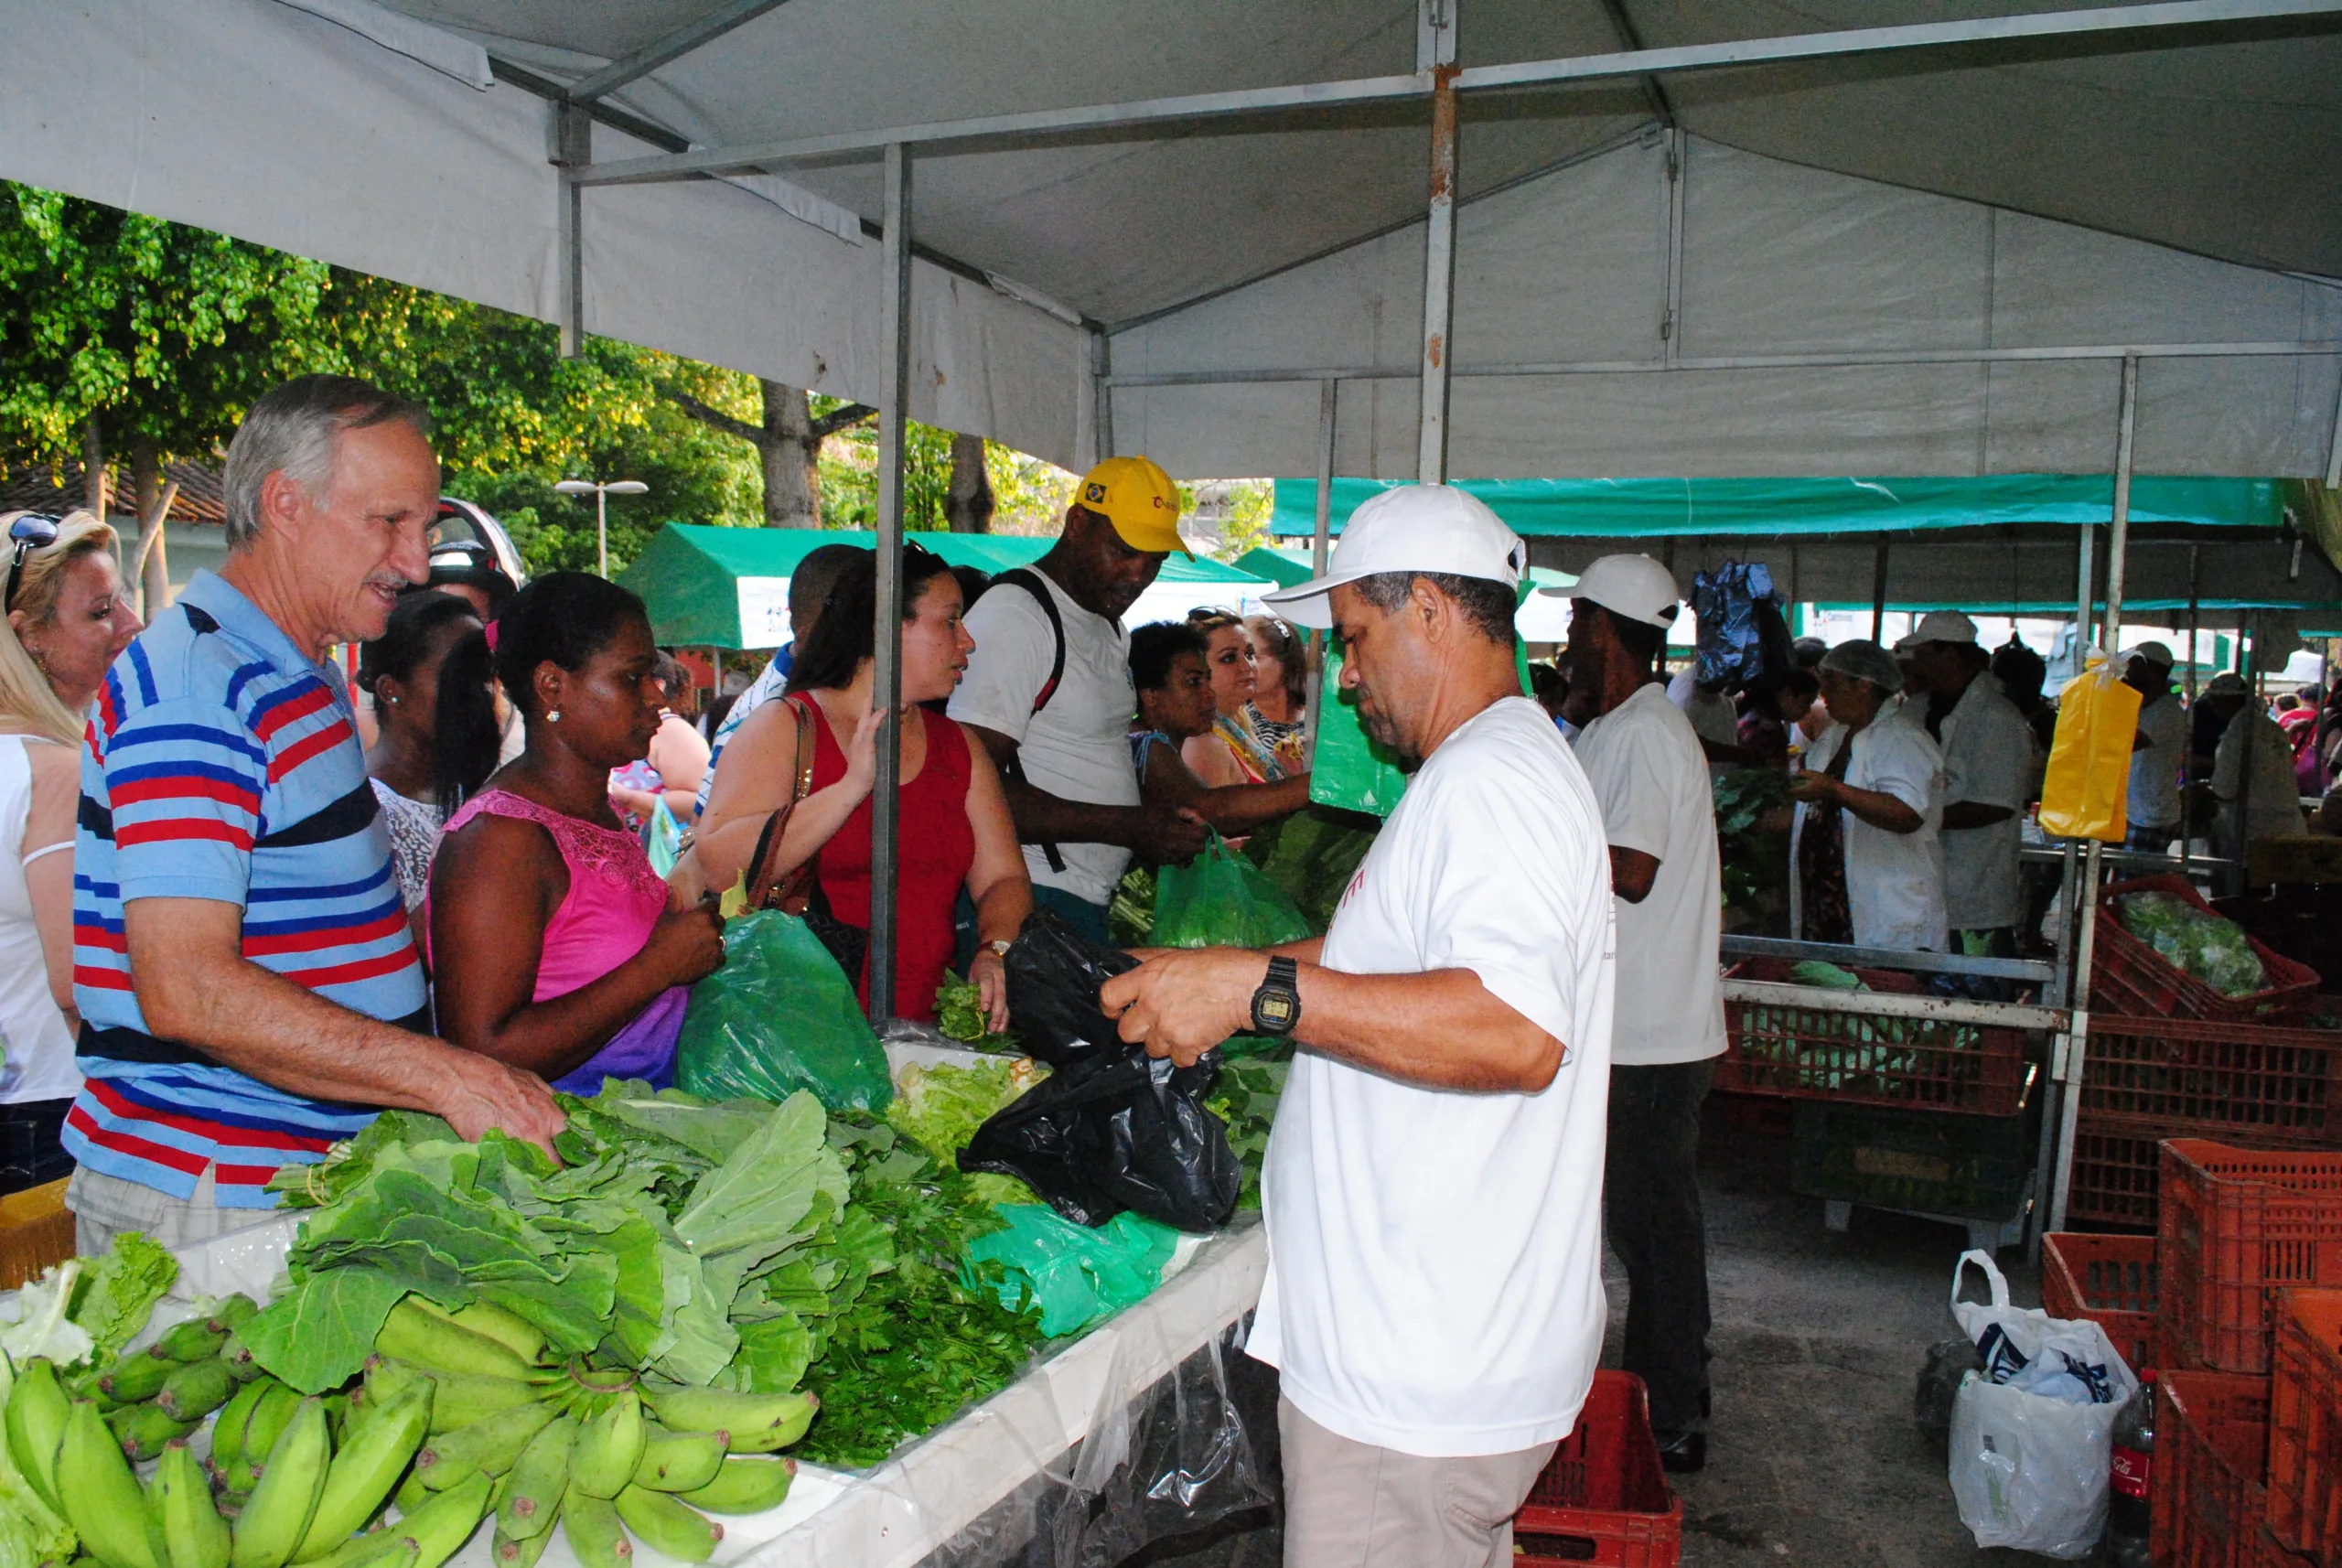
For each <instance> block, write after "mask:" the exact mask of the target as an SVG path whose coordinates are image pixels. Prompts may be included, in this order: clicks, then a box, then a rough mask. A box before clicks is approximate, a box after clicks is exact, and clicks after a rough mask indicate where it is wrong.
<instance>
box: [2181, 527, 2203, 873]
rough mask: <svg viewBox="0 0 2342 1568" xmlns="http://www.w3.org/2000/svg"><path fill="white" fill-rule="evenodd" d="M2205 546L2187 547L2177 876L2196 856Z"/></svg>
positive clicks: (2193, 545)
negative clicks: (2190, 804) (2192, 798)
mask: <svg viewBox="0 0 2342 1568" xmlns="http://www.w3.org/2000/svg"><path fill="white" fill-rule="evenodd" d="M2203 570H2204V547H2203V546H2202V545H2200V544H2191V545H2189V546H2188V547H2187V680H2186V687H2187V738H2186V743H2185V744H2183V745H2182V746H2180V748H2179V875H2182V876H2185V875H2187V867H2188V862H2190V861H2191V860H2193V859H2194V858H2195V854H2196V835H2195V833H2194V832H2192V831H2190V828H2189V824H2188V822H2187V792H2188V790H2189V789H2192V788H2193V787H2194V786H2195V783H2196V634H2197V630H2198V629H2199V628H2200V627H2201V625H2202V622H2203V618H2204V605H2203V597H2204V594H2203Z"/></svg>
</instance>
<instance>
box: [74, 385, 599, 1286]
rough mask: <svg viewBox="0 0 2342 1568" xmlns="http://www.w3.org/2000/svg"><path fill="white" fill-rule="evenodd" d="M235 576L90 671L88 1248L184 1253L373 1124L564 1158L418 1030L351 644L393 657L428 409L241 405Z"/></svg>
mask: <svg viewBox="0 0 2342 1568" xmlns="http://www.w3.org/2000/svg"><path fill="white" fill-rule="evenodd" d="M226 490H227V508H228V540H229V551H230V553H229V557H228V562H227V564H226V565H225V566H224V567H223V568H222V569H221V570H220V572H219V573H218V574H217V575H214V574H212V573H209V572H202V573H198V574H197V575H196V577H195V579H194V580H193V581H192V582H190V583H189V584H188V585H187V588H186V590H185V591H184V592H182V593H181V594H180V595H179V596H178V599H177V602H176V603H174V604H173V605H172V606H171V607H170V608H169V609H167V610H166V611H164V612H163V613H162V614H160V615H158V616H156V618H155V619H154V622H153V624H151V625H150V626H148V627H147V628H146V630H145V632H144V633H143V634H141V635H140V637H139V638H138V639H137V640H136V641H134V642H133V643H132V644H131V645H130V647H129V648H128V649H127V650H124V653H123V655H122V657H121V658H120V659H118V660H115V662H114V665H113V669H112V670H111V671H108V673H107V675H106V680H105V684H104V686H103V688H102V692H101V694H100V697H99V701H98V705H97V710H96V713H95V714H94V715H93V717H92V721H91V725H90V730H89V736H88V739H87V740H86V741H85V743H84V746H83V751H82V758H81V814H80V825H79V829H78V832H77V834H76V837H75V840H74V870H75V874H76V875H75V884H76V887H77V891H76V893H75V895H74V910H73V917H74V953H73V961H74V980H75V983H74V1002H75V1004H76V1006H77V1008H78V1009H79V1011H80V1012H81V1019H82V1031H81V1049H80V1065H81V1069H82V1072H83V1074H84V1075H85V1078H86V1079H87V1081H86V1082H85V1084H84V1086H83V1088H82V1090H81V1095H80V1096H79V1097H78V1098H77V1099H76V1100H75V1101H74V1104H73V1109H72V1111H71V1112H70V1113H69V1114H68V1116H67V1118H66V1128H65V1134H64V1141H65V1145H66V1148H67V1150H68V1151H69V1152H70V1154H72V1155H73V1156H74V1158H75V1160H76V1161H78V1162H79V1164H80V1165H81V1169H80V1171H79V1172H78V1173H77V1174H76V1175H75V1176H74V1180H73V1186H72V1187H71V1189H70V1193H69V1196H68V1202H69V1203H70V1206H71V1208H72V1209H73V1212H74V1215H75V1217H76V1219H77V1221H78V1229H79V1231H80V1235H79V1241H80V1245H81V1251H85V1252H89V1251H100V1250H102V1248H103V1246H104V1245H105V1244H106V1242H107V1241H108V1240H110V1239H111V1238H112V1237H113V1235H114V1234H115V1233H117V1232H119V1231H122V1230H144V1231H145V1232H146V1233H147V1234H149V1235H150V1236H153V1237H154V1238H155V1239H156V1240H158V1241H161V1242H163V1243H164V1244H166V1245H169V1246H177V1245H180V1244H183V1243H186V1242H189V1241H196V1240H202V1239H204V1238H205V1237H207V1236H210V1235H214V1234H218V1233H220V1232H222V1231H226V1230H235V1229H238V1228H239V1227H240V1226H241V1225H242V1224H243V1223H247V1222H250V1221H252V1220H255V1219H258V1218H259V1215H258V1214H257V1213H243V1212H242V1211H246V1210H264V1209H267V1208H272V1207H274V1203H275V1201H276V1197H275V1195H274V1193H273V1192H271V1191H270V1190H269V1182H270V1179H271V1178H272V1177H273V1176H274V1175H275V1174H276V1172H277V1171H278V1169H280V1168H281V1167H283V1166H285V1165H300V1164H305V1163H309V1162H313V1161H316V1160H318V1159H321V1158H323V1157H324V1155H325V1152H326V1150H327V1148H328V1146H329V1145H330V1144H332V1143H333V1142H334V1141H335V1140H336V1139H338V1138H343V1137H348V1136H349V1135H350V1134H351V1133H355V1132H357V1131H358V1130H359V1129H360V1128H362V1127H364V1126H365V1125H366V1123H367V1122H369V1121H370V1120H371V1118H372V1115H373V1112H374V1109H375V1108H380V1107H398V1108H403V1109H407V1110H414V1111H426V1112H434V1113H435V1114H437V1115H440V1116H443V1117H445V1118H446V1120H447V1121H448V1122H450V1123H452V1124H453V1125H454V1127H455V1129H456V1130H457V1132H458V1133H462V1134H463V1135H464V1136H466V1137H467V1138H477V1137H478V1136H479V1135H480V1134H482V1133H485V1132H487V1131H488V1130H489V1128H491V1127H498V1128H501V1129H503V1130H504V1131H505V1132H507V1133H511V1134H512V1135H514V1136H516V1137H521V1138H525V1139H528V1140H530V1141H531V1142H532V1143H535V1144H540V1145H541V1146H543V1147H545V1148H547V1149H548V1150H550V1148H551V1144H552V1139H553V1134H554V1133H557V1132H558V1131H559V1130H560V1129H561V1126H562V1124H563V1121H564V1118H563V1115H562V1112H561V1110H560V1108H559V1107H558V1106H557V1105H556V1104H555V1103H554V1101H553V1094H552V1091H551V1090H548V1089H547V1088H546V1087H545V1085H544V1082H543V1079H539V1078H537V1077H536V1076H535V1075H533V1074H531V1073H527V1072H522V1071H519V1070H517V1069H512V1068H509V1067H506V1066H505V1065H504V1064H503V1063H501V1062H499V1061H495V1060H493V1059H491V1058H488V1057H483V1056H477V1055H474V1054H473V1053H471V1052H469V1051H464V1050H459V1049H457V1047H453V1046H448V1045H443V1044H441V1043H440V1042H439V1041H437V1040H435V1039H434V1038H432V1037H431V1036H430V1034H429V1033H428V1029H429V1026H430V1017H429V1012H428V1008H427V1006H426V1004H425V993H424V979H423V972H422V968H421V966H420V964H418V963H417V961H416V960H415V954H414V940H413V938H412V937H411V936H410V935H409V932H408V928H407V922H406V916H405V912H404V909H403V905H402V904H401V901H400V898H399V892H398V887H397V886H396V884H395V883H394V882H393V881H392V877H391V865H390V843H389V840H388V838H387V837H386V836H385V834H384V832H383V830H382V826H381V822H379V820H378V819H377V814H376V813H377V810H378V808H377V806H376V804H375V800H374V795H373V791H372V789H371V788H370V787H369V785H368V783H367V779H366V759H365V756H364V753H363V752H362V751H360V747H359V744H358V738H357V734H356V730H355V727H354V722H353V720H354V715H353V714H352V712H351V708H350V701H349V687H348V686H347V685H346V684H345V683H344V682H343V680H342V675H341V671H339V670H338V668H337V667H336V666H335V665H334V663H333V661H332V660H331V657H330V655H331V651H332V650H333V648H334V646H335V645H336V644H337V643H343V642H359V641H364V640H366V639H371V638H374V637H379V636H381V633H382V629H383V628H384V626H385V624H386V623H387V622H388V620H389V618H390V613H391V607H392V603H393V602H394V601H395V600H396V598H397V596H398V592H399V589H400V588H401V587H403V586H404V585H408V584H410V583H417V582H420V581H422V580H423V577H424V574H425V572H426V571H427V570H428V561H427V557H426V553H425V550H424V533H425V531H426V530H428V529H429V527H430V526H431V523H432V520H433V518H434V517H435V514H436V512H437V509H438V492H439V465H438V462H437V460H436V459H435V458H434V457H433V456H432V452H431V446H430V443H429V441H428V440H427V439H426V437H425V435H424V414H423V411H422V410H421V409H420V408H417V407H416V406H415V405H414V404H412V403H404V402H403V401H401V400H399V399H397V398H393V397H392V396H390V395H389V394H387V393H385V392H381V390H380V389H378V388H375V387H372V386H370V385H368V384H367V383H366V382H364V381H352V380H349V379H347V378H344V377H338V376H305V377H303V378H301V379H300V380H298V381H292V382H289V383H287V384H286V385H285V386H282V387H279V388H277V389H276V390H275V391H274V392H270V393H269V394H268V395H267V396H265V397H263V398H262V399H261V400H260V401H259V402H258V403H255V404H253V405H252V413H250V414H249V415H248V416H246V418H245V420H244V423H243V425H242V428H241V429H239V430H238V431H237V432H236V436H235V440H234V441H233V442H232V443H231V445H230V446H229V448H228V471H227V485H226Z"/></svg>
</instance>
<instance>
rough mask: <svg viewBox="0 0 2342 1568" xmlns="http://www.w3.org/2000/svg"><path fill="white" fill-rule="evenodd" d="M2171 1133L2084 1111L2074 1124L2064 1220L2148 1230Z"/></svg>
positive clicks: (2155, 1209)
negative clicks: (2166, 1140)
mask: <svg viewBox="0 0 2342 1568" xmlns="http://www.w3.org/2000/svg"><path fill="white" fill-rule="evenodd" d="M2193 1130H2194V1129H2192V1128H2191V1129H2179V1131H2182V1132H2192V1131H2193ZM2173 1133H2174V1130H2173V1129H2171V1128H2167V1127H2164V1126H2160V1125H2158V1124H2156V1123H2154V1122H2125V1121H2123V1120H2122V1118H2120V1117H2111V1116H2092V1115H2090V1113H2089V1112H2083V1113H2082V1114H2081V1116H2080V1118H2079V1120H2078V1121H2077V1122H2075V1123H2074V1164H2073V1174H2072V1176H2071V1177H2070V1178H2069V1181H2068V1188H2067V1194H2066V1223H2067V1224H2068V1225H2092V1226H2115V1227H2118V1228H2124V1229H2132V1230H2146V1231H2150V1232H2152V1231H2153V1230H2154V1229H2155V1223H2156V1217H2157V1215H2158V1213H2159V1212H2160V1210H2159V1207H2158V1205H2157V1203H2156V1201H2155V1192H2156V1189H2157V1187H2158V1184H2159V1182H2160V1179H2161V1176H2162V1171H2163V1154H2162V1144H2163V1141H2164V1140H2165V1138H2168V1137H2171V1136H2172V1135H2173Z"/></svg>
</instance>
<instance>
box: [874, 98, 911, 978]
mask: <svg viewBox="0 0 2342 1568" xmlns="http://www.w3.org/2000/svg"><path fill="white" fill-rule="evenodd" d="M882 244H883V247H884V249H883V250H882V252H881V253H880V258H879V278H880V286H879V342H880V344H881V345H882V351H881V355H880V362H879V401H878V607H877V617H878V624H877V626H876V628H875V630H876V666H877V667H876V671H875V672H874V673H875V676H876V680H875V682H874V684H875V686H876V690H875V691H874V692H873V693H871V697H872V701H873V703H875V704H876V707H877V709H878V714H879V719H878V776H877V779H876V781H875V783H874V784H873V785H872V788H871V791H870V800H871V809H870V963H869V974H870V1018H871V1021H872V1022H873V1023H884V1022H885V1021H886V1020H887V1019H889V1018H891V1017H893V1016H894V1015H895V915H896V908H895V903H896V893H897V887H896V871H897V864H898V854H897V839H896V830H897V826H898V825H899V822H898V819H899V818H900V817H901V815H902V795H901V774H902V707H903V437H904V424H905V422H906V421H907V420H908V417H909V410H910V308H911V160H910V152H909V149H908V148H907V147H905V146H904V145H902V144H901V143H899V142H897V143H895V144H893V145H889V146H888V147H887V148H886V233H885V235H884V237H883V240H882Z"/></svg>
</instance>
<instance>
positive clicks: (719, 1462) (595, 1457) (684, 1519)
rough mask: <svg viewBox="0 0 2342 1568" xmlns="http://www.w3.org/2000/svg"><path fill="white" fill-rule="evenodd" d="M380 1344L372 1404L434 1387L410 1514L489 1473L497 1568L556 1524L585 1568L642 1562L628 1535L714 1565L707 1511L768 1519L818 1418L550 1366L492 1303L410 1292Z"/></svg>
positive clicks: (524, 1555) (409, 1491) (795, 1403)
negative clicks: (417, 1387) (451, 1306)
mask: <svg viewBox="0 0 2342 1568" xmlns="http://www.w3.org/2000/svg"><path fill="white" fill-rule="evenodd" d="M374 1348H375V1350H376V1352H377V1354H376V1356H375V1358H374V1359H372V1360H371V1361H370V1362H369V1363H368V1365H367V1369H366V1374H365V1388H364V1391H363V1392H364V1401H365V1402H366V1403H368V1404H370V1405H371V1404H372V1403H375V1402H381V1401H384V1400H394V1399H397V1398H399V1397H400V1396H401V1391H402V1390H403V1389H404V1388H407V1387H409V1386H412V1385H413V1384H414V1383H418V1382H425V1381H427V1382H430V1383H432V1384H434V1385H435V1388H436V1390H437V1395H436V1401H435V1407H434V1413H433V1416H432V1419H431V1423H430V1425H431V1434H430V1436H429V1437H428V1439H427V1440H426V1441H425V1443H424V1445H423V1447H422V1448H421V1450H420V1451H419V1452H418V1453H417V1454H416V1455H415V1457H414V1468H413V1470H412V1471H411V1472H410V1473H409V1475H408V1477H407V1479H406V1481H405V1484H404V1485H403V1486H402V1487H401V1488H400V1491H399V1496H398V1498H397V1501H398V1504H399V1507H400V1509H402V1511H403V1510H405V1509H408V1508H410V1507H415V1508H427V1507H429V1506H430V1501H429V1499H430V1498H432V1496H433V1495H434V1494H436V1495H437V1496H439V1497H441V1498H444V1497H446V1496H447V1495H448V1494H449V1492H450V1491H452V1490H454V1489H455V1488H457V1487H464V1486H467V1485H469V1484H470V1483H471V1482H472V1480H473V1479H474V1478H475V1477H484V1478H486V1479H487V1480H488V1481H489V1484H490V1485H489V1507H490V1508H491V1509H493V1510H494V1512H495V1514H496V1561H497V1563H499V1564H500V1568H532V1564H534V1563H535V1562H536V1560H537V1558H538V1557H539V1556H540V1555H541V1554H542V1553H543V1551H544V1549H545V1543H546V1542H547V1541H550V1540H551V1539H552V1535H553V1524H554V1521H555V1520H558V1521H560V1524H561V1527H562V1531H563V1533H564V1535H565V1536H567V1538H568V1540H569V1543H570V1547H571V1550H573V1551H574V1552H576V1554H577V1557H578V1561H579V1562H581V1563H584V1564H585V1568H617V1565H618V1563H622V1562H624V1561H626V1560H628V1559H629V1558H631V1557H632V1555H633V1551H634V1549H633V1544H632V1540H631V1539H630V1537H629V1535H628V1532H629V1531H631V1532H632V1535H633V1536H635V1537H639V1538H640V1539H641V1540H642V1541H643V1542H644V1543H645V1544H647V1545H649V1546H650V1547H651V1548H652V1549H653V1550H655V1551H657V1552H662V1553H664V1554H665V1555H667V1556H669V1557H673V1558H677V1559H680V1560H681V1561H683V1562H686V1563H701V1562H704V1561H706V1559H707V1557H708V1556H709V1554H710V1553H712V1552H714V1550H715V1544H716V1542H717V1541H721V1540H723V1539H724V1527H723V1526H722V1525H720V1524H718V1523H716V1522H715V1521H714V1520H711V1519H709V1518H708V1517H707V1515H708V1514H711V1513H718V1514H747V1513H762V1512H764V1511H765V1510H766V1509H772V1508H778V1507H779V1505H780V1503H781V1501H782V1499H784V1498H787V1497H788V1495H789V1486H790V1480H791V1479H792V1478H793V1477H795V1475H796V1473H797V1465H796V1462H795V1461H794V1460H790V1459H783V1458H779V1457H777V1456H776V1455H777V1451H778V1450H779V1449H782V1448H786V1447H788V1446H789V1445H790V1444H792V1443H794V1442H796V1441H797V1440H798V1439H799V1438H800V1437H802V1436H804V1435H805V1431H806V1428H807V1427H809V1426H811V1424H812V1422H813V1416H814V1413H815V1412H816V1411H817V1410H818V1409H819V1408H820V1406H819V1402H817V1401H816V1400H815V1399H814V1397H813V1396H812V1394H811V1393H810V1392H799V1393H790V1394H739V1393H730V1392H726V1391H723V1390H720V1389H697V1388H687V1387H684V1386H682V1385H680V1384H666V1383H654V1382H649V1381H645V1380H639V1379H638V1378H637V1377H636V1376H635V1374H633V1373H632V1372H628V1371H623V1370H618V1371H611V1370H603V1369H596V1368H593V1367H590V1366H588V1365H586V1364H585V1363H584V1362H583V1361H573V1362H571V1363H570V1364H569V1365H567V1366H565V1367H547V1366H545V1365H543V1360H544V1337H543V1335H542V1334H540V1333H539V1332H538V1331H537V1330H536V1329H535V1328H533V1327H532V1326H530V1325H529V1324H528V1323H526V1322H525V1321H523V1320H522V1319H521V1318H520V1317H518V1316H514V1315H513V1314H511V1313H509V1312H505V1311H503V1310H502V1309H500V1308H498V1307H495V1306H491V1305H486V1304H477V1305H472V1306H467V1307H465V1308H463V1309H461V1310H460V1311H457V1312H454V1313H445V1312H442V1311H440V1310H439V1309H438V1308H436V1307H435V1306H433V1305H431V1304H430V1303H429V1302H427V1301H424V1300H423V1299H422V1298H421V1297H418V1296H409V1297H408V1298H407V1299H406V1300H404V1301H403V1302H401V1303H400V1304H399V1305H397V1306H396V1307H394V1308H393V1309H392V1312H391V1316H390V1319H389V1321H388V1322H386V1323H385V1324H384V1325H383V1326H382V1331H381V1334H380V1335H379V1336H377V1337H376V1338H375V1341H374ZM175 1568H176V1565H175ZM236 1568H243V1565H242V1564H238V1565H236ZM422 1568H434V1565H433V1564H424V1565H422Z"/></svg>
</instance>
